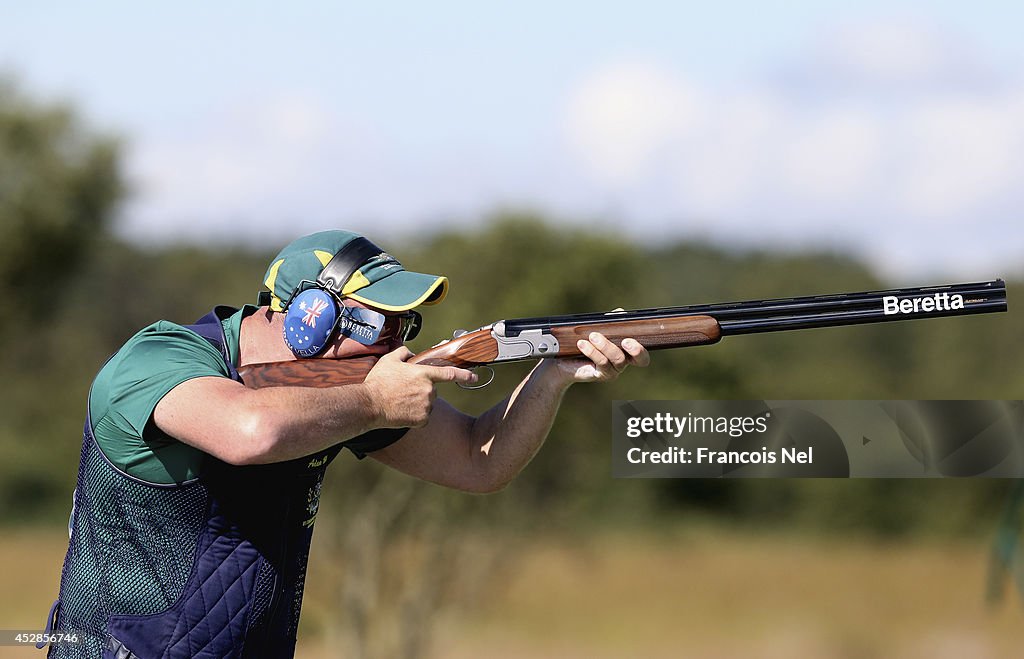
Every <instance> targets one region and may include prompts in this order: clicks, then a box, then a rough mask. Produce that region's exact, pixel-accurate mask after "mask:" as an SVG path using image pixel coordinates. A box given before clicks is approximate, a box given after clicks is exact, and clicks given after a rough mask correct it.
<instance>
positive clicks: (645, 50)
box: [0, 0, 1024, 658]
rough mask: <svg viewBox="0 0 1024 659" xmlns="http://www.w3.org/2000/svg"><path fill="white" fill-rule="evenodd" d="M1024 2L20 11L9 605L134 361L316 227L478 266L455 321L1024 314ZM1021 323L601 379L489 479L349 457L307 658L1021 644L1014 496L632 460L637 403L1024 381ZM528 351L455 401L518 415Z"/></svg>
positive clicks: (0, 260)
mask: <svg viewBox="0 0 1024 659" xmlns="http://www.w3.org/2000/svg"><path fill="white" fill-rule="evenodd" d="M1022 20H1024V10H1022V9H1021V7H1020V6H1018V5H1015V4H1012V3H998V2H988V3H987V2H976V3H971V5H970V6H968V5H967V4H965V3H959V2H928V3H909V2H891V1H889V2H876V1H874V0H867V1H863V2H859V3H857V5H856V7H853V6H850V5H849V3H839V2H804V1H799V2H790V3H769V4H766V3H754V2H726V3H710V4H709V3H704V4H703V5H701V6H687V5H686V4H682V3H655V2H634V3H630V4H629V6H628V7H627V6H626V5H622V6H620V7H617V8H602V7H597V6H593V4H592V3H581V2H565V3H558V4H557V5H551V4H549V3H538V2H520V3H516V5H515V7H514V8H513V7H505V8H501V7H488V6H483V5H480V4H479V3H468V2H440V3H431V4H430V5H429V6H423V7H386V8H381V7H370V6H349V5H348V4H347V3H341V4H337V3H318V2H313V3H304V4H303V5H302V8H301V9H294V8H291V9H285V8H282V7H281V6H278V5H273V4H271V3H263V2H252V1H250V2H245V3H242V2H222V3H217V4H216V6H215V7H211V6H199V5H196V6H194V7H189V6H183V5H181V4H180V3H179V4H178V5H176V6H174V7H173V8H172V7H166V8H155V7H151V6H145V5H140V4H138V3H127V2H110V3H105V4H103V5H102V6H98V5H95V4H89V5H85V4H73V3H60V2H57V3H36V4H33V5H31V6H30V5H24V4H23V5H18V6H14V5H10V4H8V6H6V7H5V8H4V11H3V16H2V20H0V277H2V285H3V292H4V296H5V298H6V300H7V303H6V305H5V306H6V307H7V309H8V311H7V313H6V314H5V318H4V319H3V320H2V321H0V351H2V355H3V359H2V362H0V371H2V373H0V376H2V381H3V382H4V383H5V384H4V395H3V396H2V397H0V563H2V564H3V566H4V567H3V569H2V570H0V572H2V574H3V575H4V576H2V577H0V595H2V597H0V628H9V629H14V628H23V629H40V628H41V627H42V626H43V623H44V619H45V615H46V611H47V609H48V606H49V604H50V603H51V602H52V600H53V599H54V598H55V597H56V592H57V583H58V578H59V570H60V562H61V560H62V557H63V552H64V550H65V548H66V542H67V537H66V522H67V515H68V512H69V508H70V500H71V492H72V489H73V487H74V477H75V470H76V466H77V459H78V452H79V449H80V442H81V439H80V438H81V423H82V413H83V411H84V405H85V398H86V393H87V390H88V386H89V383H90V382H91V378H92V376H93V374H94V373H95V372H96V370H97V369H98V368H99V366H100V365H101V364H102V362H103V360H104V359H105V358H106V356H107V355H108V354H110V353H111V352H112V351H114V350H116V349H117V347H118V346H119V345H120V344H121V343H122V342H123V341H124V340H125V339H127V338H128V337H129V336H130V335H131V334H133V333H134V332H135V331H136V330H137V329H139V328H141V327H143V326H145V325H147V324H149V323H151V322H154V321H155V320H158V319H161V318H166V319H170V320H174V321H178V322H182V323H186V322H190V321H192V320H194V319H195V318H197V317H199V316H201V315H202V314H203V313H205V312H206V311H207V310H209V308H210V307H211V306H213V305H214V304H219V303H228V304H233V305H241V304H243V303H250V302H255V298H256V293H257V291H258V290H259V288H260V283H261V279H262V276H263V273H264V269H265V267H266V265H267V264H268V262H269V259H270V258H271V257H272V255H273V254H274V253H276V251H277V249H279V248H280V247H281V246H282V245H283V244H284V243H286V242H288V241H290V240H291V239H293V238H295V237H297V236H299V235H301V234H304V233H308V232H312V231H317V230H321V229H326V228H347V229H352V230H356V231H360V232H364V233H365V234H367V235H368V236H369V237H370V238H372V239H373V240H374V241H375V242H377V243H379V244H381V245H383V246H385V247H386V248H387V249H388V250H389V251H391V252H393V253H394V254H396V255H398V257H399V258H401V259H402V261H403V262H404V264H405V265H406V267H408V268H410V269H418V270H422V271H425V272H437V273H444V274H446V275H448V277H449V278H450V280H451V282H452V289H451V294H450V296H449V298H448V300H447V301H446V302H445V303H444V304H443V305H441V306H440V307H438V308H431V309H428V310H427V312H426V328H425V330H424V332H423V336H422V338H420V339H418V340H417V341H416V342H415V343H414V344H413V345H412V346H411V347H412V348H413V349H414V350H419V349H423V348H425V347H427V346H429V345H431V344H432V343H434V342H436V341H437V340H439V339H441V338H444V337H445V336H447V335H448V334H449V333H450V332H451V330H453V329H455V328H473V327H477V326H479V325H482V324H486V323H489V322H492V321H494V320H497V319H499V318H506V317H517V316H531V315H546V314H552V313H569V312H583V311H594V310H599V309H607V308H612V307H616V306H623V307H626V308H630V307H647V306H655V305H667V304H690V303H701V302H715V301H731V300H742V299H754V298H762V297H784V296H792V295H809V294H815V293H831V292H841V291H856V290H869V289H873V288H879V287H886V286H915V285H929V284H939V283H950V282H956V281H972V280H982V279H993V278H996V277H1003V278H1005V279H1007V280H1008V284H1009V288H1010V294H1009V297H1010V304H1011V308H1013V307H1014V305H1015V300H1016V292H1017V290H1019V282H1020V281H1021V279H1022V276H1024V271H1022V267H1021V260H1020V257H1021V255H1022V254H1024V225H1022V223H1021V218H1020V217H1019V211H1018V209H1019V208H1020V206H1021V204H1022V202H1024V185H1021V182H1022V180H1024V42H1022V41H1021V39H1020V30H1019V26H1020V24H1021V22H1022ZM1021 318H1022V317H1021V315H1020V314H1019V313H1017V312H1011V313H1009V314H1001V315H995V316H986V317H970V318H952V319H940V320H934V321H929V322H926V323H899V324H892V325H889V326H879V327H857V328H844V329H829V330H810V331H806V332H794V333H789V334H786V335H774V336H773V335H763V336H749V337H737V338H734V339H731V340H727V341H725V342H723V343H722V344H720V345H718V346H714V347H710V348H695V349H691V350H680V351H670V352H664V353H658V354H656V355H655V358H654V363H653V364H652V366H651V367H650V368H649V369H647V370H646V371H643V372H640V371H634V372H629V373H627V374H626V375H625V376H623V377H622V378H620V380H619V381H617V382H615V383H612V384H609V385H602V386H577V387H576V388H574V389H573V390H572V391H570V393H569V395H568V396H567V398H566V400H565V403H564V406H563V410H562V412H561V415H560V416H559V419H558V421H557V423H556V425H555V428H554V429H553V431H552V433H551V436H550V439H549V441H548V443H547V445H546V446H545V448H544V449H543V450H542V451H541V453H540V454H539V455H538V457H537V458H536V459H535V460H534V462H533V463H532V464H531V465H530V466H529V467H528V468H527V469H526V471H525V472H524V473H523V474H522V476H521V477H520V478H519V479H518V480H517V481H516V482H515V483H513V484H512V485H511V486H510V487H509V488H507V489H506V490H505V491H503V492H501V493H499V494H496V495H491V496H487V497H473V496H467V495H459V494H454V493H450V492H445V491H442V490H441V489H439V488H436V487H434V486H430V485H426V484H423V483H419V482H415V481H412V480H410V479H408V478H405V477H401V476H397V475H395V474H391V473H387V472H386V471H385V470H383V469H382V468H380V467H379V466H378V465H376V464H374V463H373V462H372V461H370V460H366V461H362V462H359V461H357V460H355V459H353V458H351V456H348V455H347V454H346V455H343V456H342V457H341V458H339V460H338V461H337V462H336V463H335V465H334V466H333V467H332V469H331V473H330V474H329V475H328V478H327V482H326V484H325V491H324V502H323V505H322V506H321V508H320V515H319V522H318V529H317V534H316V537H315V542H314V545H315V546H314V550H313V555H312V559H311V565H310V571H309V580H308V583H307V591H306V598H305V603H304V612H303V621H302V627H301V629H300V643H299V656H301V657H309V658H320V657H325V658H326V657H341V656H344V657H406V658H416V657H431V658H434V657H478V656H488V657H623V656H647V657H676V656H699V657H734V656H742V657H752V656H753V657H797V656H807V657H843V658H847V657H877V656H901V657H1009V656H1018V655H1019V653H1020V647H1021V642H1022V641H1024V632H1021V628H1022V625H1021V614H1022V606H1021V598H1020V596H1019V594H1018V593H1017V592H1015V591H1014V587H1013V586H1012V584H1011V583H1010V580H1009V579H1008V578H1005V575H1003V576H1004V578H1002V579H994V580H993V579H990V577H991V574H990V569H991V564H990V554H991V551H992V546H993V542H994V540H995V538H996V535H997V528H998V527H999V525H1000V520H1001V519H1003V520H1004V521H1005V520H1006V519H1007V518H1012V510H1011V511H1008V509H1007V508H1006V503H1007V500H1008V495H1009V493H1010V492H1011V490H1012V488H1013V487H1014V485H1015V484H1014V483H1012V482H1009V481H1001V480H952V479H951V480H942V481H928V480H913V481H911V480H907V481H897V480H862V481H849V482H844V481H828V480H800V481H797V480H792V481H759V480H744V481H736V482H722V481H702V480H679V481H622V480H612V479H611V477H610V464H609V442H610V435H609V433H610V411H611V408H610V402H611V401H612V400H615V399H627V398H629V399H709V398H710V399H718V398H738V399H787V398H811V399H821V398H826V399H827V398H837V399H846V398H868V399H886V398H895V399H900V398H906V399H918V398H924V399H927V398H952V399H960V398H967V399H973V398H982V399H988V398H992V399H1020V398H1022V397H1024V372H1022V368H1021V367H1022V366H1024V348H1022V346H1021V341H1020V337H1021V335H1022V332H1021V330H1022V329H1024V320H1021ZM525 368H526V367H524V366H520V365H513V366H508V367H502V368H500V369H499V372H498V376H497V380H496V382H495V384H494V385H492V386H491V387H489V388H488V389H484V390H482V391H477V392H465V391H461V390H457V389H454V388H450V389H449V388H445V389H444V390H443V391H442V392H441V395H442V396H444V397H446V398H448V399H450V400H452V401H453V402H455V403H456V404H457V405H458V406H460V407H461V408H463V409H465V410H467V411H470V412H474V413H475V412H480V411H482V410H484V409H486V408H487V407H489V406H490V405H492V404H493V403H494V402H496V401H497V400H498V399H499V398H500V397H501V396H502V395H504V393H506V392H507V391H508V390H509V389H510V388H511V387H512V386H514V384H515V383H516V382H517V381H518V379H519V378H520V377H522V375H523V374H524V372H525V371H524V369H525ZM1011 521H1012V520H1011ZM1011 528H1012V524H1011ZM997 576H998V575H997ZM1000 585H1002V586H1003V587H1005V591H1004V592H1003V597H1001V598H1000V597H992V598H989V599H990V600H993V601H994V602H995V604H994V605H993V604H992V602H989V603H986V588H987V587H991V588H990V590H991V592H990V595H998V593H999V592H1000V590H1001V589H1000V588H999V586H1000ZM30 652H34V650H27V649H15V648H0V655H2V656H8V654H9V655H10V656H27V655H28V654H29V653H30ZM37 656H38V655H37Z"/></svg>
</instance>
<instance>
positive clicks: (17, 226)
mask: <svg viewBox="0 0 1024 659" xmlns="http://www.w3.org/2000/svg"><path fill="white" fill-rule="evenodd" d="M123 187H124V186H123V184H122V183H121V180H120V177H119V174H118V159H117V147H116V142H115V141H113V140H111V139H110V138H108V137H104V136H96V135H95V134H93V133H90V132H89V131H87V130H85V129H84V128H83V127H82V123H81V121H80V120H79V119H78V118H77V117H76V116H75V115H74V113H73V112H72V111H71V110H70V109H69V108H66V107H63V106H47V105H42V104H38V103H35V102H32V101H30V100H28V99H26V98H24V97H23V96H21V95H19V94H18V93H17V92H16V90H14V88H13V87H12V86H11V85H6V86H0V276H2V277H3V283H4V290H5V294H6V296H7V301H8V305H7V306H8V308H9V309H14V310H19V309H28V308H31V310H32V313H31V315H30V316H29V315H28V314H26V315H25V316H24V317H31V319H32V322H31V324H21V323H16V322H14V319H17V318H21V317H23V316H21V315H19V314H17V313H9V314H7V316H6V318H7V319H8V320H6V321H4V323H3V325H0V349H2V351H3V354H4V356H5V358H4V360H3V362H2V363H0V376H2V377H3V378H4V381H5V382H7V383H8V386H7V388H6V391H5V396H4V397H3V398H2V399H0V400H2V402H0V520H4V521H7V522H10V521H15V520H24V519H30V518H42V519H46V520H50V521H51V523H52V522H53V521H55V520H57V519H58V518H60V517H62V516H64V515H66V513H67V503H68V501H69V498H68V497H69V495H70V492H71V489H72V488H73V484H74V476H75V469H74V465H75V464H76V462H77V455H78V451H79V446H80V437H81V423H82V412H83V410H84V405H85V397H86V392H87V390H88V387H89V383H90V381H91V378H92V377H93V374H94V373H95V372H96V370H97V369H98V368H99V367H100V365H101V364H102V362H103V360H104V359H105V358H106V357H107V356H108V355H109V354H110V353H111V352H113V351H114V350H116V349H117V348H118V347H119V346H120V344H121V343H122V342H123V341H124V340H125V339H126V338H128V336H130V335H131V334H132V333H134V332H135V331H136V330H137V329H139V328H141V327H143V326H145V325H148V324H150V323H152V322H154V321H155V320H158V319H160V318H167V319H170V320H174V321H178V322H190V321H192V320H194V319H195V318H197V317H199V316H200V315H202V314H203V313H205V312H206V311H207V310H209V309H210V308H211V307H212V306H213V305H215V304H218V303H227V304H231V305H235V306H237V305H241V304H243V303H246V302H253V301H254V300H255V296H256V293H257V291H258V290H259V287H260V280H261V278H262V275H263V271H264V268H265V267H266V264H267V263H268V262H269V259H270V258H271V256H272V250H268V251H267V252H265V253H260V252H252V251H245V250H242V249H218V248H199V247H189V246H177V247H165V248H145V249H144V248H141V247H138V246H133V245H128V244H124V243H121V242H118V241H116V240H114V239H112V238H111V237H110V236H109V234H108V233H107V231H106V229H107V227H108V225H109V222H110V218H111V215H112V213H113V211H114V209H115V207H116V203H117V201H118V199H119V198H120V195H121V194H122V192H123ZM375 238H378V239H380V240H382V241H386V244H387V246H388V248H389V249H390V250H392V251H393V252H394V253H396V254H398V255H399V256H400V257H401V258H402V260H403V262H404V263H405V264H406V266H407V267H409V268H410V269H415V270H420V271H424V272H437V273H443V274H445V275H447V276H448V277H449V278H450V280H451V283H452V287H451V293H450V295H449V298H448V299H447V300H446V301H445V303H444V304H441V305H439V306H438V307H432V308H427V309H425V310H424V312H425V314H424V315H425V317H426V328H425V330H424V331H423V333H422V337H421V338H420V339H418V340H417V341H416V342H415V343H414V345H412V346H411V347H412V348H413V349H414V350H420V349H423V348H425V347H428V346H429V345H431V344H432V343H434V342H436V341H437V340H440V339H442V338H446V337H447V336H448V335H449V333H450V332H451V331H452V330H453V329H455V328H465V329H473V328H474V327H477V326H480V325H483V324H486V323H490V322H493V321H496V320H499V319H502V318H509V317H522V316H532V315H550V314H558V313H572V312H585V311H596V310H601V309H609V310H610V309H612V308H615V307H620V306H621V307H625V308H638V307H649V306H658V305H679V304H696V303H701V302H715V301H732V300H743V299H753V298H769V297H786V296H792V295H808V294H813V293H819V292H820V293H826V292H836V291H845V290H866V289H871V288H875V287H879V286H883V285H885V284H898V283H899V282H880V281H879V280H878V279H877V278H876V277H875V276H874V275H873V274H872V273H871V272H870V271H869V270H868V269H867V268H866V267H865V266H864V265H863V264H861V263H859V262H857V261H855V260H852V259H850V258H848V257H846V256H842V255H838V254H833V253H814V252H801V253H769V252H737V251H730V250H726V249H723V248H721V247H717V246H713V245H710V244H704V243H692V242H686V241H680V242H676V243H671V244H663V245H659V246H657V247H653V248H651V247H643V246H641V245H639V244H635V243H631V242H628V241H624V240H623V239H622V237H621V236H618V235H607V234H604V233H601V232H598V231H595V230H593V229H590V228H556V226H555V225H553V224H551V223H549V222H548V221H546V220H545V218H543V217H541V216H539V215H536V214H528V213H504V214H500V215H496V216H494V217H492V218H490V221H489V222H487V223H486V224H485V225H484V226H483V227H482V228H479V229H474V230H466V231H463V230H459V231H455V230H449V231H446V232H443V233H438V234H435V235H433V236H430V237H428V238H427V239H426V240H422V241H419V242H417V243H415V244H406V245H402V244H401V240H399V239H397V237H392V238H390V239H388V238H384V237H375ZM410 243H411V241H410ZM1011 288H1014V286H1013V285H1011ZM1010 297H1011V298H1012V297H1014V296H1013V294H1012V293H1011V296H1010ZM42 314H49V316H48V317H47V316H44V315H42ZM1021 318H1022V317H1021V316H1020V315H1019V314H1018V315H1014V314H1005V315H999V316H979V317H972V318H954V319H942V320H935V321H930V322H927V323H924V322H920V323H895V324H889V325H884V326H875V327H856V328H836V329H828V330H807V331H803V332H787V333H779V334H774V335H759V336H747V337H738V338H733V339H727V340H725V341H723V342H722V343H721V344H719V345H716V346H712V347H701V348H693V349H688V350H675V351H664V352H659V353H656V354H655V355H654V359H653V363H652V366H651V367H650V368H648V369H646V370H643V371H640V370H633V371H631V372H628V373H627V374H626V375H625V376H623V377H622V378H620V379H619V380H618V381H616V382H614V383H611V384H607V385H580V386H576V387H573V389H571V390H570V392H569V393H568V395H567V396H566V399H565V403H564V405H563V407H562V411H561V413H560V415H559V417H558V419H557V421H556V423H555V426H554V428H553V430H552V433H551V437H550V439H549V441H548V443H547V445H546V446H545V448H544V449H543V450H542V451H541V452H540V453H539V455H538V456H537V458H536V459H535V460H534V462H533V464H531V465H530V466H529V467H528V468H527V469H526V471H525V472H524V473H523V474H522V476H520V478H519V479H518V480H517V481H516V482H515V483H513V484H512V486H510V487H509V488H508V489H507V490H506V491H505V492H503V493H501V494H498V495H494V496H491V497H465V496H463V495H458V494H453V493H448V492H444V491H442V490H441V489H440V488H434V487H427V486H417V487H418V489H417V491H416V497H415V499H416V500H417V501H423V502H424V503H423V505H424V506H426V508H425V510H428V509H429V510H433V511H444V512H443V513H442V514H443V516H445V517H457V518H459V519H461V520H463V521H466V522H469V523H473V524H476V525H487V524H500V525H502V526H508V525H515V524H516V523H521V524H523V525H524V526H525V525H529V526H536V525H537V524H538V523H549V524H554V525H561V524H565V523H578V522H580V521H583V522H584V523H592V522H594V521H595V520H612V519H625V518H628V519H631V520H634V521H635V520H636V519H638V518H643V517H645V516H646V517H648V518H649V519H651V520H656V519H660V518H662V517H663V516H665V515H676V514H710V515H714V516H715V517H716V518H719V519H727V520H736V521H738V522H744V523H762V524H773V525H775V524H796V525H804V526H808V527H814V528H821V529H834V530H850V529H868V530H871V531H873V532H876V533H879V534H884V535H893V534H900V533H910V532H917V531H920V530H923V529H930V530H936V531H942V532H964V531H970V530H973V529H975V528H977V526H978V525H984V524H988V523H990V522H991V521H992V520H994V518H995V516H996V515H997V513H998V502H999V500H1000V497H1001V496H1002V493H1003V491H1004V490H1005V489H1006V484H1005V483H1001V482H991V481H973V480H972V481H965V482H955V481H936V482H926V481H851V482H843V481H772V482H769V481H729V482H719V481H644V482H625V481H613V480H611V479H610V466H609V451H608V447H609V440H610V437H609V433H610V416H611V414H610V404H611V401H613V400H616V399H702V398H704V399H729V398H740V399H752V398H760V399H788V398H795V399H799V398H811V399H819V398H839V399H843V398H909V399H915V398H1012V399H1017V398H1021V397H1024V371H1022V369H1021V368H1020V367H1021V365H1022V363H1024V353H1022V351H1024V346H1022V344H1021V342H1020V341H1019V337H1020V336H1021V334H1022V330H1024V327H1022V325H1024V321H1022V320H1021ZM41 319H43V320H46V322H42V323H40V322H38V321H39V320H41ZM529 368H530V366H529V365H507V366H501V367H498V368H497V369H496V370H497V377H496V381H495V383H494V384H493V385H492V386H491V387H489V388H487V389H484V390H482V391H463V390H461V389H457V388H455V387H454V386H445V387H444V388H443V389H442V391H441V395H442V396H444V397H445V398H447V399H449V400H450V401H452V402H453V403H454V404H455V405H457V406H458V407H460V408H461V409H464V410H466V411H468V412H471V413H479V412H481V411H483V410H484V409H486V408H488V407H490V406H491V405H492V404H494V403H495V402H497V401H498V400H499V399H500V398H501V397H503V396H504V395H505V394H506V393H507V392H508V391H509V390H510V389H511V388H512V387H513V386H514V385H515V383H516V382H517V381H518V380H519V379H520V378H521V377H522V376H523V375H524V374H525V373H526V372H527V370H528V369H529ZM401 478H403V477H402V476H398V475H394V474H387V473H385V472H384V471H383V470H382V469H381V468H380V467H379V466H378V465H374V464H373V463H371V462H370V461H364V462H360V463H356V462H355V461H352V460H347V459H341V460H339V461H338V464H337V465H336V466H335V468H334V469H333V473H332V479H333V480H332V479H329V488H330V490H331V492H333V494H332V495H331V498H334V499H335V501H336V502H338V505H336V506H334V508H335V509H336V510H337V511H342V510H348V508H346V507H345V506H344V505H341V504H342V502H359V501H361V500H362V498H363V497H364V495H365V491H366V489H367V488H369V487H372V488H376V489H380V490H381V491H388V490H389V489H391V485H390V483H392V482H394V481H389V480H388V479H401ZM367 479H369V480H367ZM381 483H383V485H381ZM538 510H541V511H543V513H544V514H543V516H542V517H541V518H538V516H537V514H536V512H537V511H538ZM325 511H326V514H328V515H330V514H332V506H330V505H328V506H325Z"/></svg>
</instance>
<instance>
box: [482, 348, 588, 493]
mask: <svg viewBox="0 0 1024 659" xmlns="http://www.w3.org/2000/svg"><path fill="white" fill-rule="evenodd" d="M570 384H572V381H571V380H569V379H567V378H565V377H564V375H562V374H560V373H559V372H558V371H557V369H556V368H554V367H553V364H552V363H551V362H549V361H541V362H540V363H539V364H537V366H536V367H534V369H533V370H532V371H531V372H530V374H529V375H527V376H526V378H524V379H523V381H522V382H521V383H519V386H518V387H516V389H515V390H514V391H513V392H512V393H511V394H510V395H509V396H508V397H507V398H505V399H504V400H503V401H501V402H500V403H498V404H497V405H495V406H494V407H492V408H491V409H490V410H488V411H487V412H485V413H484V414H482V415H480V416H479V417H478V418H477V419H476V421H475V422H474V423H473V428H472V431H471V437H472V446H471V458H472V461H473V464H474V465H475V469H477V470H480V471H481V472H483V473H485V474H486V478H487V481H488V482H490V483H492V485H493V487H492V488H488V489H500V488H501V487H503V486H505V485H507V484H508V483H509V481H511V480H512V479H513V478H515V476H516V475H517V474H518V473H519V472H520V471H522V469H523V468H524V467H525V466H526V465H527V464H529V462H530V460H532V459H533V456H534V455H536V454H537V451H538V450H539V449H540V447H541V446H542V445H543V444H544V440H545V439H546V438H547V436H548V433H549V432H550V431H551V425H552V423H554V420H555V415H556V414H557V413H558V408H559V405H561V402H562V397H563V396H564V394H565V392H566V390H567V389H568V388H569V385H570Z"/></svg>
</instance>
